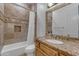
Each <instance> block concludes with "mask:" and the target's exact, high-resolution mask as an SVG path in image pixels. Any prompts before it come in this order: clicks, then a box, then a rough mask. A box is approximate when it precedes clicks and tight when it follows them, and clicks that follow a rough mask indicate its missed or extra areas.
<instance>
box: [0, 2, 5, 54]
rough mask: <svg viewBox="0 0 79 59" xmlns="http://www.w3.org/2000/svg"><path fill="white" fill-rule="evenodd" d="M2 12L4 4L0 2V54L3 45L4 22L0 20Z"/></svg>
mask: <svg viewBox="0 0 79 59" xmlns="http://www.w3.org/2000/svg"><path fill="white" fill-rule="evenodd" d="M2 14H4V4H3V3H0V54H1V50H2V47H3V35H4V22H3V21H2V19H3V15H2Z"/></svg>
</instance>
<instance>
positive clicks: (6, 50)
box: [1, 41, 27, 56]
mask: <svg viewBox="0 0 79 59" xmlns="http://www.w3.org/2000/svg"><path fill="white" fill-rule="evenodd" d="M26 46H27V43H26V41H25V42H20V43H14V44H9V45H5V46H4V47H3V48H2V51H1V56H19V55H22V54H24V53H25V47H26Z"/></svg>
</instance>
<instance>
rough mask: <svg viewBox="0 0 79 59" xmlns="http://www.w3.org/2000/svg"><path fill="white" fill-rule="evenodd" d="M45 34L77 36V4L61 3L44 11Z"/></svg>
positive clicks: (78, 34)
mask: <svg viewBox="0 0 79 59" xmlns="http://www.w3.org/2000/svg"><path fill="white" fill-rule="evenodd" d="M46 35H59V36H66V37H71V38H79V4H77V3H76V4H75V3H72V4H68V3H61V4H56V5H54V6H52V7H51V8H49V9H48V10H47V12H46Z"/></svg>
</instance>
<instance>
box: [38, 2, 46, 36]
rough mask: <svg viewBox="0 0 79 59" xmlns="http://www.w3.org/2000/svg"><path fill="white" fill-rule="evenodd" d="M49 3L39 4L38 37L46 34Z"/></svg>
mask: <svg viewBox="0 0 79 59" xmlns="http://www.w3.org/2000/svg"><path fill="white" fill-rule="evenodd" d="M46 10H47V4H42V3H38V4H37V37H40V36H45V27H46V26H45V24H46V23H45V20H46Z"/></svg>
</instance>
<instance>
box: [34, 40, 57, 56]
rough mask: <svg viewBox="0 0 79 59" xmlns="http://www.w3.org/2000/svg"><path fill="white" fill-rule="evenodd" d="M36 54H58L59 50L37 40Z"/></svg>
mask: <svg viewBox="0 0 79 59" xmlns="http://www.w3.org/2000/svg"><path fill="white" fill-rule="evenodd" d="M35 55H36V56H58V52H57V51H56V50H54V49H52V48H51V47H49V46H47V45H46V44H44V43H42V42H40V41H38V40H36V51H35Z"/></svg>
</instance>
